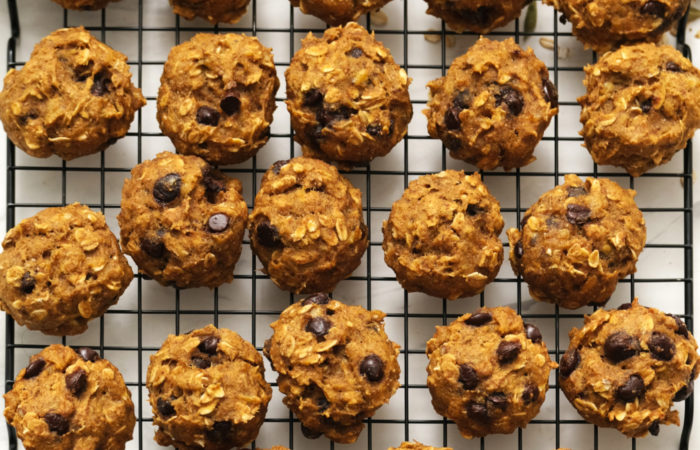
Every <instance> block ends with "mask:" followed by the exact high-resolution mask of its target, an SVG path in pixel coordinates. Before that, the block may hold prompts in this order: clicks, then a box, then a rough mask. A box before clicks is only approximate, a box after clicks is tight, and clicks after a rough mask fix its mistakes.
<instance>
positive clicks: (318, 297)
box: [301, 292, 331, 306]
mask: <svg viewBox="0 0 700 450" xmlns="http://www.w3.org/2000/svg"><path fill="white" fill-rule="evenodd" d="M329 301H331V298H330V297H329V296H328V295H327V294H324V293H322V292H321V293H318V294H314V295H312V296H311V297H306V298H305V299H304V300H302V301H301V304H302V305H303V306H306V305H311V304H315V305H327V304H328V302H329Z"/></svg>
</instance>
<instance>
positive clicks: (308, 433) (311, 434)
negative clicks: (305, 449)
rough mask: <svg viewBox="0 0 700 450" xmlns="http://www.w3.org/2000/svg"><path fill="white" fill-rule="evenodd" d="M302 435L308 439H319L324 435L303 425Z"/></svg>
mask: <svg viewBox="0 0 700 450" xmlns="http://www.w3.org/2000/svg"><path fill="white" fill-rule="evenodd" d="M301 434H303V435H304V437H305V438H306V439H318V438H320V437H321V434H323V433H321V432H320V431H316V430H312V429H311V428H308V427H305V426H304V425H302V426H301Z"/></svg>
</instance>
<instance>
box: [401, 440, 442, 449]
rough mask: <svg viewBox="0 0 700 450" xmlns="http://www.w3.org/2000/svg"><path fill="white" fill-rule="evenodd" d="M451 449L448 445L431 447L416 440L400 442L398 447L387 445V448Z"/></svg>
mask: <svg viewBox="0 0 700 450" xmlns="http://www.w3.org/2000/svg"><path fill="white" fill-rule="evenodd" d="M401 449H406V450H452V449H451V448H450V447H431V446H429V445H423V444H421V443H420V442H418V441H413V442H402V443H401V445H400V446H399V447H389V448H388V449H387V450H401Z"/></svg>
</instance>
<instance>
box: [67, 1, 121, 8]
mask: <svg viewBox="0 0 700 450" xmlns="http://www.w3.org/2000/svg"><path fill="white" fill-rule="evenodd" d="M53 1H54V2H55V3H58V4H59V5H61V6H62V7H64V8H67V9H77V10H92V9H102V8H104V7H106V6H107V4H108V3H109V2H118V1H119V0H53Z"/></svg>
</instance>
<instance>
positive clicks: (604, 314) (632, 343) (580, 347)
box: [559, 299, 698, 437]
mask: <svg viewBox="0 0 700 450" xmlns="http://www.w3.org/2000/svg"><path fill="white" fill-rule="evenodd" d="M569 340H570V342H569V349H568V350H567V351H566V353H565V354H564V355H563V356H562V357H561V360H560V361H559V382H560V385H561V389H562V391H563V392H564V394H566V398H568V399H569V401H570V402H571V404H572V405H573V406H574V407H575V408H576V410H577V411H578V412H579V414H581V415H582V416H583V418H584V419H586V420H587V421H588V422H591V423H593V424H595V425H598V426H599V427H614V428H617V429H618V430H619V431H621V432H622V433H624V434H625V435H627V436H629V437H642V436H645V435H646V434H647V432H649V433H651V434H652V435H654V436H656V435H657V434H659V431H660V430H659V425H664V424H669V423H673V424H676V425H679V424H680V422H679V420H678V412H677V411H675V410H672V409H671V408H672V407H673V402H680V401H684V400H685V399H686V398H688V397H690V396H691V395H692V393H693V380H694V379H695V378H696V377H697V375H698V374H697V370H696V365H697V360H698V354H697V349H698V345H697V343H696V342H695V338H693V335H692V334H690V332H689V331H688V328H687V327H686V325H685V323H684V322H683V321H682V320H681V319H680V318H679V317H677V316H672V315H669V314H664V313H662V312H661V311H659V310H657V309H654V308H646V307H644V306H642V305H640V304H639V303H638V302H637V299H635V300H634V301H633V302H632V303H626V304H624V305H622V306H620V307H619V308H618V309H617V310H614V311H606V310H603V309H599V310H597V311H596V312H594V313H593V314H591V315H590V316H586V319H585V321H584V324H583V328H581V329H577V328H574V329H572V330H571V331H570V332H569Z"/></svg>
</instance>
